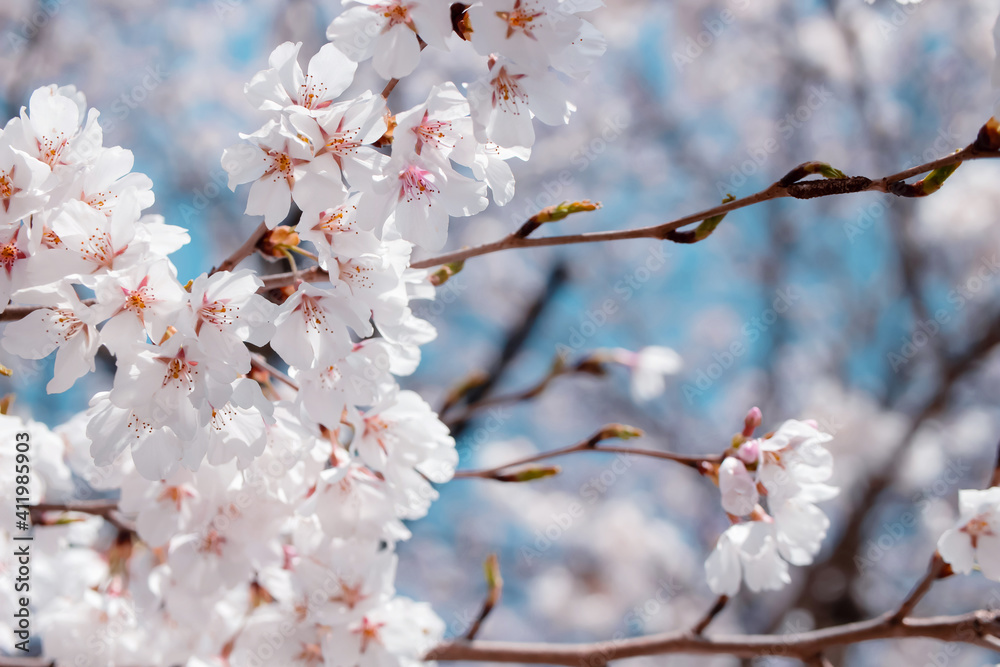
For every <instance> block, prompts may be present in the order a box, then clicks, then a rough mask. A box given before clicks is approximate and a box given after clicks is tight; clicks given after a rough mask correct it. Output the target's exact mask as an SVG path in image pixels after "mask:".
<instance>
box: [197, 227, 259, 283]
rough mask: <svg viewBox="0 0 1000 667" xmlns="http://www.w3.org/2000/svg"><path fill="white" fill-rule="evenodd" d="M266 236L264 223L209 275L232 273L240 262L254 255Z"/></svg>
mask: <svg viewBox="0 0 1000 667" xmlns="http://www.w3.org/2000/svg"><path fill="white" fill-rule="evenodd" d="M265 234H267V225H266V224H264V223H263V222H262V223H260V226H259V227H257V229H255V230H253V233H252V234H251V235H250V236H249V237H248V238H247V240H246V241H244V242H243V245H241V246H240V247H239V248H237V249H236V250H235V252H233V254H232V255H230V256H229V257H227V258H226V259H225V260H224V261H223V262H222V264H219V266H218V267H217V268H214V269H212V270H211V271H209V273H208V275H213V274H215V273H218V272H219V271H232V270H233V269H235V268H236V266H237V265H238V264H239V263H240V262H242V261H243V260H244V259H246V258H247V257H249V256H250V255H252V254H253V253H254V251H255V250H256V249H257V244H258V243H260V240H261V239H262V238H264V235H265Z"/></svg>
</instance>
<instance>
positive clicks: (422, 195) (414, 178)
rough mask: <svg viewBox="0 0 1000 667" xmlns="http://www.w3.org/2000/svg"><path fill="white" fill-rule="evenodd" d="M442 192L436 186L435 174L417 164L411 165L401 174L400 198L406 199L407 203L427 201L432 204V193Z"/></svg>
mask: <svg viewBox="0 0 1000 667" xmlns="http://www.w3.org/2000/svg"><path fill="white" fill-rule="evenodd" d="M439 192H440V190H438V189H437V188H436V187H434V175H433V174H431V172H429V171H427V170H426V169H421V168H420V167H418V166H417V165H410V166H409V167H407V168H406V170H405V171H403V173H401V174H400V175H399V199H400V201H402V200H403V199H406V201H407V203H411V202H414V201H420V202H423V201H426V202H427V205H428V206H430V205H431V195H436V194H438V193H439Z"/></svg>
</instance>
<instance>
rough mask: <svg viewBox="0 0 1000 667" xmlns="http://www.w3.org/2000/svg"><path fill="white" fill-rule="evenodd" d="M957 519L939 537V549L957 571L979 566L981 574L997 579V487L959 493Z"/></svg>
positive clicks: (999, 523)
mask: <svg viewBox="0 0 1000 667" xmlns="http://www.w3.org/2000/svg"><path fill="white" fill-rule="evenodd" d="M958 505H959V512H960V515H959V519H958V523H957V524H956V526H955V527H954V528H951V529H949V530H947V531H945V533H944V534H943V535H941V538H940V539H939V540H938V552H939V553H940V554H941V557H942V558H943V559H944V561H945V562H946V563H948V564H949V565H951V568H952V569H953V570H954V571H955V572H957V573H959V574H968V573H969V572H971V571H972V569H973V567H975V566H978V567H979V569H980V570H981V571H982V573H983V576H985V577H986V578H987V579H991V580H993V581H1000V487H996V486H994V487H991V488H989V489H986V490H985V491H977V490H975V489H963V490H961V491H959V492H958Z"/></svg>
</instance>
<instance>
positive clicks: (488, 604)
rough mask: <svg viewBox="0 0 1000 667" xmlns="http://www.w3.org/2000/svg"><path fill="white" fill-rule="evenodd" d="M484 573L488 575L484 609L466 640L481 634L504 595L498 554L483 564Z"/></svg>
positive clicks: (480, 611) (467, 633) (491, 556)
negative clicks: (480, 631)
mask: <svg viewBox="0 0 1000 667" xmlns="http://www.w3.org/2000/svg"><path fill="white" fill-rule="evenodd" d="M483 571H484V573H485V575H486V599H484V600H483V607H482V609H480V610H479V616H477V617H476V620H475V621H473V622H472V625H471V626H470V627H469V631H468V632H466V633H465V639H466V640H472V639H475V638H476V635H477V634H479V629H480V628H481V627H482V625H483V621H485V620H486V617H487V616H489V615H490V612H491V611H493V608H494V607H496V605H497V603H499V602H500V596H501V595H503V577H502V576H500V561H499V559H498V558H497V555H496V554H490V555H489V557H488V558H487V559H486V562H485V563H483Z"/></svg>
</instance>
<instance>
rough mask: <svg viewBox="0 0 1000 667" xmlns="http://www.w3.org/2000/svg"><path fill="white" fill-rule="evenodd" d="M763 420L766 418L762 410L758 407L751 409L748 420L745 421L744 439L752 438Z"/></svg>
mask: <svg viewBox="0 0 1000 667" xmlns="http://www.w3.org/2000/svg"><path fill="white" fill-rule="evenodd" d="M763 419H764V417H763V415H762V414H761V412H760V408H758V407H756V406H754V407H752V408H750V411H749V412H747V416H746V418H745V419H744V420H743V437H744V438H749V437H750V436H752V435H753V432H754V431H755V430H757V427H758V426H760V424H761V422H762V421H763Z"/></svg>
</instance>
